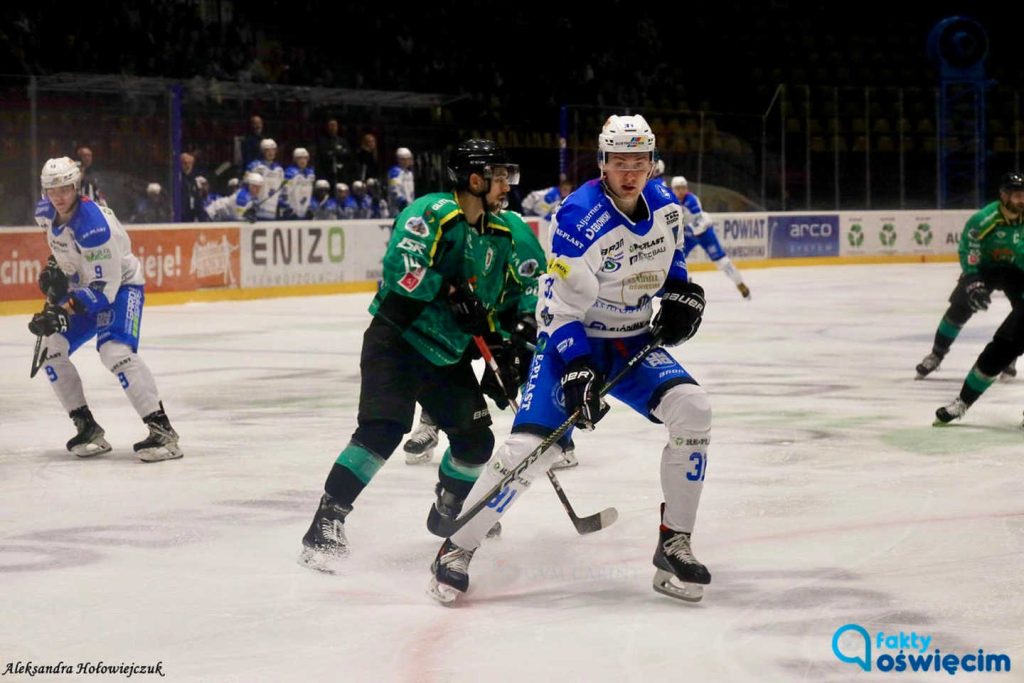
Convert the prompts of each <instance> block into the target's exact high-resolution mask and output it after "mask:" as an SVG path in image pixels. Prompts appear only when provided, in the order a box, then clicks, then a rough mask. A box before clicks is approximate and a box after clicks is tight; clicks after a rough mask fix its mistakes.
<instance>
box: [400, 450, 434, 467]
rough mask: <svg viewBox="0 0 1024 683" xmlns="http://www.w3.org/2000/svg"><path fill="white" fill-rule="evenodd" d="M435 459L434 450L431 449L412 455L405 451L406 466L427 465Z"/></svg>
mask: <svg viewBox="0 0 1024 683" xmlns="http://www.w3.org/2000/svg"><path fill="white" fill-rule="evenodd" d="M433 458H434V449H433V448H429V449H427V450H425V451H423V452H422V453H411V452H409V451H405V464H406V465H425V464H427V463H429V462H430V461H431V460H433Z"/></svg>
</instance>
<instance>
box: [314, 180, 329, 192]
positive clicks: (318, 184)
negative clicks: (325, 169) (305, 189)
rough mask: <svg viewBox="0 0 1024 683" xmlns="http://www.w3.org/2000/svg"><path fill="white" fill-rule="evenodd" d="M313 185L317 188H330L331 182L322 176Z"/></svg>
mask: <svg viewBox="0 0 1024 683" xmlns="http://www.w3.org/2000/svg"><path fill="white" fill-rule="evenodd" d="M313 187H314V188H315V189H317V190H329V189H331V184H330V183H329V182H327V181H326V180H324V179H323V178H321V179H320V180H318V181H316V182H315V183H313Z"/></svg>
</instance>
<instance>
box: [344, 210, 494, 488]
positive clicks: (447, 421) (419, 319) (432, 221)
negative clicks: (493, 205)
mask: <svg viewBox="0 0 1024 683" xmlns="http://www.w3.org/2000/svg"><path fill="white" fill-rule="evenodd" d="M512 259H513V241H512V236H511V232H510V228H509V226H508V224H507V222H506V221H505V220H504V219H503V218H502V217H501V216H497V215H494V214H491V213H484V215H483V217H482V219H481V220H480V223H479V224H478V225H475V226H474V225H470V224H469V223H467V222H466V217H465V214H464V213H463V212H462V209H461V207H460V206H459V204H458V199H457V198H456V196H455V195H454V194H453V193H437V194H430V195H426V196H424V197H421V198H419V199H417V200H416V201H414V202H413V203H412V204H410V205H409V206H408V207H407V208H406V209H405V210H404V211H402V213H400V214H399V215H398V217H397V218H396V219H395V224H394V228H393V231H392V235H391V241H390V242H389V244H388V248H387V251H386V253H385V255H384V263H383V278H382V280H383V281H382V285H381V289H380V291H379V292H378V293H377V296H376V297H375V298H374V300H373V302H372V303H371V304H370V312H371V313H373V315H374V317H373V320H372V322H371V323H370V326H369V328H367V330H366V332H365V333H364V335H363V348H362V354H361V357H360V369H361V371H362V379H361V385H360V395H359V416H358V427H357V428H356V431H355V433H354V434H353V435H352V439H351V441H350V442H349V444H348V445H347V446H346V447H345V449H344V450H343V451H342V452H341V454H340V455H339V456H338V459H337V461H336V463H335V465H334V467H333V468H332V470H331V474H330V476H328V478H327V483H326V485H325V490H326V492H327V493H328V494H330V495H331V496H332V497H333V498H334V499H335V500H337V501H338V502H340V503H341V504H343V505H346V506H351V505H352V502H353V501H354V500H355V499H356V497H357V496H358V495H359V493H360V492H361V491H362V489H363V488H364V487H365V486H366V485H367V484H368V483H369V482H370V479H371V478H372V477H373V476H374V474H376V472H377V470H379V469H380V467H381V466H382V465H383V464H384V462H385V461H386V460H387V459H388V458H389V457H390V456H391V453H392V452H393V451H394V450H395V448H396V447H397V446H398V444H399V442H400V441H401V438H402V435H403V434H404V433H406V432H408V431H409V429H410V427H411V426H412V419H413V414H414V411H415V406H416V402H417V401H419V402H420V403H421V404H423V406H424V407H425V408H426V410H427V411H428V412H429V413H430V414H431V415H432V416H433V417H434V419H435V420H436V421H437V424H438V426H439V427H440V428H441V429H443V430H444V431H445V432H446V433H447V434H448V437H449V441H450V443H451V448H450V451H448V452H446V453H445V457H444V458H442V461H441V467H440V481H441V484H442V486H443V487H444V488H445V489H446V490H448V491H454V492H456V493H459V494H460V495H462V496H463V497H464V496H465V495H466V494H467V493H468V492H469V489H470V488H472V485H473V482H474V481H475V480H476V477H477V475H478V474H479V471H480V469H481V468H482V467H483V465H484V463H485V462H487V460H488V459H489V458H490V456H491V450H492V449H493V446H494V436H493V435H492V434H491V430H490V424H491V417H490V414H489V412H488V410H487V404H486V403H485V402H484V399H483V395H482V394H481V391H480V386H479V384H478V382H477V380H476V376H475V375H474V373H473V368H472V366H471V364H470V363H471V360H472V358H473V356H474V353H475V345H474V343H473V337H472V336H471V335H470V334H467V333H466V332H463V331H462V330H461V329H460V328H459V326H458V324H457V323H456V320H455V317H454V316H453V314H452V311H451V309H450V306H449V294H450V292H451V291H452V289H453V288H455V287H456V286H457V285H458V284H459V283H461V282H469V283H471V284H472V286H473V289H474V292H475V294H476V296H477V297H478V298H479V299H480V301H481V302H482V303H483V305H484V307H485V308H486V309H487V310H488V311H489V312H490V315H489V325H490V328H491V329H492V330H496V329H497V328H496V325H495V311H496V310H497V307H498V305H499V303H500V301H501V299H502V296H503V293H504V289H505V286H506V273H507V271H508V268H509V264H510V263H511V262H512Z"/></svg>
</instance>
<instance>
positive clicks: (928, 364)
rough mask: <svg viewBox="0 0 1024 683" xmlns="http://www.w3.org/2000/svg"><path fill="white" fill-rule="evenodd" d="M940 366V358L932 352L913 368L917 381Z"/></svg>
mask: <svg viewBox="0 0 1024 683" xmlns="http://www.w3.org/2000/svg"><path fill="white" fill-rule="evenodd" d="M940 365H942V356H940V355H939V354H937V353H935V352H934V351H932V352H931V353H929V354H928V355H927V356H925V357H924V360H922V361H921V362H920V363H918V364H917V367H916V368H914V369H915V370H917V379H924V378H925V377H927V376H928V375H930V374H932V373H933V372H935V371H936V370H938V369H939V366H940Z"/></svg>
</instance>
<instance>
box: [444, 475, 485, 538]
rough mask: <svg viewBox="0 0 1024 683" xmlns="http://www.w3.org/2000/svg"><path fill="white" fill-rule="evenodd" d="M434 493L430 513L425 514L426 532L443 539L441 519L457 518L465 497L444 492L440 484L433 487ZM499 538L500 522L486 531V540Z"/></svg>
mask: <svg viewBox="0 0 1024 683" xmlns="http://www.w3.org/2000/svg"><path fill="white" fill-rule="evenodd" d="M434 492H435V493H436V494H437V500H436V501H434V504H433V505H431V506H430V512H428V513H427V531H429V532H430V533H432V534H434V535H435V536H439V537H441V538H444V534H442V533H441V531H442V529H441V519H442V518H444V519H449V520H452V519H455V518H456V517H458V516H459V513H460V512H462V504H463V503H464V502H465V500H466V497H465V496H460V495H459V494H457V493H454V492H452V491H447V490H445V488H444V487H443V486H441V483H440V482H438V483H437V486H435V487H434ZM499 536H501V522H495V523H494V526H492V527H491V528H490V529H488V530H487V538H497V537H499Z"/></svg>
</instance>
